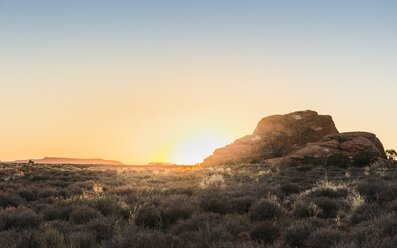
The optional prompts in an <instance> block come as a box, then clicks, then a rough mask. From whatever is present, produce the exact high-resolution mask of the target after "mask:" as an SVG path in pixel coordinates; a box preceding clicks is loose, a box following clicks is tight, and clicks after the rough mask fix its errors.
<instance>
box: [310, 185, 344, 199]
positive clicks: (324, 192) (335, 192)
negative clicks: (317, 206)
mask: <svg viewBox="0 0 397 248" xmlns="http://www.w3.org/2000/svg"><path fill="white" fill-rule="evenodd" d="M348 193H349V192H348V190H347V189H346V188H331V187H319V188H316V189H315V190H313V191H312V192H310V194H309V195H310V196H314V197H328V198H342V197H346V196H347V195H348Z"/></svg>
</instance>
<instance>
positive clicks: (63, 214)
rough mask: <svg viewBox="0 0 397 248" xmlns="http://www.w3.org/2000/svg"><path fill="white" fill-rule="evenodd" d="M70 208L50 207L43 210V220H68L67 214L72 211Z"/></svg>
mask: <svg viewBox="0 0 397 248" xmlns="http://www.w3.org/2000/svg"><path fill="white" fill-rule="evenodd" d="M72 210H73V209H72V207H70V206H59V205H51V206H49V207H48V208H46V209H44V210H43V217H44V219H45V220H50V221H51V220H69V214H70V212H71V211H72Z"/></svg>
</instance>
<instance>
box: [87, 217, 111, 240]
mask: <svg viewBox="0 0 397 248" xmlns="http://www.w3.org/2000/svg"><path fill="white" fill-rule="evenodd" d="M114 222H116V220H115V219H107V218H104V217H102V218H97V219H94V220H92V221H90V222H89V223H88V224H87V229H88V230H89V231H90V232H92V233H93V234H94V235H95V240H96V241H97V242H98V243H99V242H100V241H102V240H107V239H110V238H111V237H112V235H113V230H114V225H113V223H114Z"/></svg>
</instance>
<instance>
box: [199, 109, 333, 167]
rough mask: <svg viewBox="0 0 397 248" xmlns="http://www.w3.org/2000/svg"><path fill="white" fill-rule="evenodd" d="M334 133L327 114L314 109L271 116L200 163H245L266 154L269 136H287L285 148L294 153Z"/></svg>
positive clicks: (331, 121) (266, 155)
mask: <svg viewBox="0 0 397 248" xmlns="http://www.w3.org/2000/svg"><path fill="white" fill-rule="evenodd" d="M338 133H339V132H338V130H337V129H336V127H335V124H334V122H333V120H332V117H331V116H329V115H319V114H317V112H315V111H310V110H307V111H298V112H293V113H290V114H286V115H272V116H269V117H265V118H263V119H262V120H261V121H260V122H259V123H258V125H257V127H256V128H255V130H254V132H253V134H252V135H247V136H245V137H243V138H240V139H237V140H236V141H234V142H233V143H232V144H230V145H227V146H225V147H222V148H219V149H216V150H215V151H214V153H213V155H211V156H209V157H208V158H206V159H205V160H204V162H203V164H204V165H209V164H220V163H227V162H249V161H251V160H253V159H263V158H266V157H269V154H268V152H267V151H266V149H264V147H265V145H266V144H267V143H268V141H269V137H270V135H271V136H277V135H279V134H283V136H284V137H287V141H286V148H287V150H289V151H290V152H294V151H297V150H299V149H300V148H302V147H304V145H305V144H307V143H308V142H316V141H319V140H320V139H321V138H323V137H324V136H326V135H329V134H338Z"/></svg>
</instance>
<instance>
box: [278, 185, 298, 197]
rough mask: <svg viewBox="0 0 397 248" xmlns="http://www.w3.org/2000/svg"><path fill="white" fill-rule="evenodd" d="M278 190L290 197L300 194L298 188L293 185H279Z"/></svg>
mask: <svg viewBox="0 0 397 248" xmlns="http://www.w3.org/2000/svg"><path fill="white" fill-rule="evenodd" d="M280 190H281V192H283V193H284V194H286V195H292V194H298V193H299V192H300V187H299V185H297V184H295V183H286V184H283V185H281V187H280Z"/></svg>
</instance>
